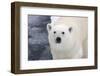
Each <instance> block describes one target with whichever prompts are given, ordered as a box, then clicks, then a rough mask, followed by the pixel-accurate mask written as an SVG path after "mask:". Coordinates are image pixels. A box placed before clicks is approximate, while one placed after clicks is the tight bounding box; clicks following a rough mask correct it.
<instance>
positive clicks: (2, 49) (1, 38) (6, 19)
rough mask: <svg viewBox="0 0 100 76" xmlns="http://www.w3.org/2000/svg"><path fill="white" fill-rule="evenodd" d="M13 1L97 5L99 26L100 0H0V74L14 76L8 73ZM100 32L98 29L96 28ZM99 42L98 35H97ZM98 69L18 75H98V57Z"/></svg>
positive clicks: (99, 60) (99, 46)
mask: <svg viewBox="0 0 100 76" xmlns="http://www.w3.org/2000/svg"><path fill="white" fill-rule="evenodd" d="M13 1H25V2H40V3H54V4H55V3H57V4H66V5H67V4H68V5H86V6H98V9H99V10H98V11H99V12H98V17H99V18H98V28H100V26H99V25H100V22H99V21H100V0H1V1H0V76H16V75H14V74H12V73H10V67H11V65H10V62H11V15H10V14H11V6H10V3H11V2H13ZM98 33H100V29H98ZM98 43H100V35H98ZM99 50H100V44H98V54H99V55H98V56H99V57H98V58H100V51H99ZM98 64H99V65H98V66H99V67H98V70H97V69H96V70H81V71H65V72H52V73H37V74H21V75H18V76H94V75H95V76H100V75H99V74H100V71H99V69H100V59H98Z"/></svg>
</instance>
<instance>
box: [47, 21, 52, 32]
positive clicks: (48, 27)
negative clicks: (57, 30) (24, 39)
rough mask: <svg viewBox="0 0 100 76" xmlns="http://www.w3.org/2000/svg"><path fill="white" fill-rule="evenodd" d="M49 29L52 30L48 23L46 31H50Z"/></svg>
mask: <svg viewBox="0 0 100 76" xmlns="http://www.w3.org/2000/svg"><path fill="white" fill-rule="evenodd" d="M51 29H52V27H51V24H50V23H48V24H47V30H48V31H50V30H51Z"/></svg>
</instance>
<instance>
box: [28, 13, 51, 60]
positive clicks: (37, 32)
mask: <svg viewBox="0 0 100 76" xmlns="http://www.w3.org/2000/svg"><path fill="white" fill-rule="evenodd" d="M50 22H51V20H50V16H34V15H29V16H28V60H49V59H52V55H51V52H50V48H49V43H48V32H47V29H46V25H47V23H50Z"/></svg>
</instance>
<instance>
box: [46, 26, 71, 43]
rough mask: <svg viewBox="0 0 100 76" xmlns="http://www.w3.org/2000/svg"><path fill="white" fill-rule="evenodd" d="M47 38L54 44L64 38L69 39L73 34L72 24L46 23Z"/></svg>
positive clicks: (64, 39)
mask: <svg viewBox="0 0 100 76" xmlns="http://www.w3.org/2000/svg"><path fill="white" fill-rule="evenodd" d="M47 30H48V35H49V40H51V42H53V43H54V44H62V43H64V42H65V41H66V40H68V41H69V39H71V37H72V34H73V27H72V26H69V27H68V26H65V25H52V24H48V25H47Z"/></svg>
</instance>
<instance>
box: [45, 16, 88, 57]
mask: <svg viewBox="0 0 100 76" xmlns="http://www.w3.org/2000/svg"><path fill="white" fill-rule="evenodd" d="M87 22H88V20H87V18H85V17H51V23H48V24H47V30H48V40H49V44H50V49H51V53H52V56H53V59H75V58H87V55H88V51H87V39H88V35H87V31H88V30H87V29H88V23H87Z"/></svg>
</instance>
